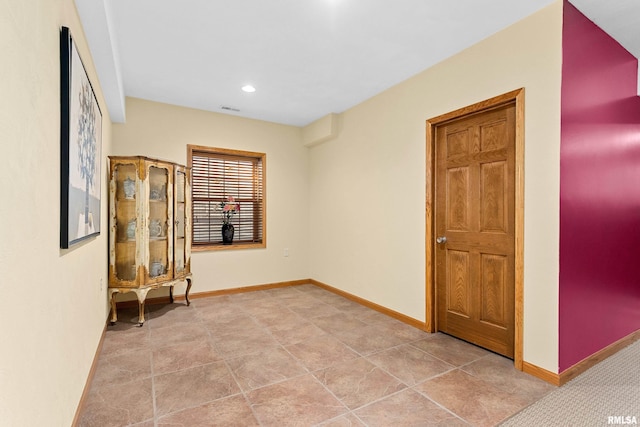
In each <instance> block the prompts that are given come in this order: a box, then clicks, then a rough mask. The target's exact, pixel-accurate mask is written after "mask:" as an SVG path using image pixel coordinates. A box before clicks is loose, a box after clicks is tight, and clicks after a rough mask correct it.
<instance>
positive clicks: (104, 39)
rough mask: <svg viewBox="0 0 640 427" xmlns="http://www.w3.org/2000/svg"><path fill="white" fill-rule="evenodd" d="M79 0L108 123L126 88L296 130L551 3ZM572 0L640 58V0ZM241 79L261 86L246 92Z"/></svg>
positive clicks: (118, 113)
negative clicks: (290, 126) (108, 116)
mask: <svg viewBox="0 0 640 427" xmlns="http://www.w3.org/2000/svg"><path fill="white" fill-rule="evenodd" d="M75 1H76V5H77V7H78V11H79V14H80V18H81V21H82V24H83V27H84V31H85V34H86V37H87V40H88V43H89V47H90V50H91V54H92V56H93V59H94V63H95V65H96V68H97V71H98V76H99V79H100V83H101V86H102V88H103V90H104V93H105V99H106V102H107V107H108V109H109V112H110V115H111V118H112V120H114V121H116V122H123V121H125V108H124V97H125V96H131V97H137V98H143V99H148V100H153V101H158V102H164V103H169V104H175V105H181V106H186V107H192V108H198V109H202V110H209V111H215V112H220V113H227V114H234V115H237V116H242V117H249V118H254V119H260V120H267V121H271V122H276V123H283V124H289V125H295V126H304V125H306V124H308V123H310V122H312V121H314V120H316V119H318V118H320V117H323V116H325V115H326V114H329V113H332V112H333V113H340V112H342V111H344V110H346V109H348V108H350V107H352V106H354V105H356V104H358V103H360V102H362V101H364V100H365V99H367V98H370V97H371V96H373V95H375V94H377V93H379V92H381V91H383V90H384V89H386V88H389V87H391V86H393V85H395V84H397V83H399V82H401V81H403V80H405V79H407V78H408V77H410V76H412V75H415V74H417V73H419V72H420V71H422V70H424V69H426V68H428V67H430V66H432V65H434V64H436V63H438V62H440V61H442V60H443V59H445V58H447V57H449V56H452V55H454V54H455V53H457V52H459V51H460V50H462V49H464V48H466V47H468V46H471V45H472V44H474V43H476V42H478V41H479V40H481V39H483V38H486V37H487V36H489V35H491V34H494V33H496V32H498V31H500V30H501V29H503V28H505V27H507V26H509V25H510V24H512V23H514V22H516V21H518V20H520V19H522V18H524V17H526V16H527V15H529V14H531V13H533V12H535V11H537V10H539V9H541V8H543V7H545V6H547V5H548V4H551V3H553V2H554V0H482V1H478V0H393V1H392V0H271V1H265V0H233V1H222V0H186V1H180V2H178V1H177V0H75ZM572 3H573V4H574V5H576V7H578V8H579V9H580V10H582V11H583V13H585V14H586V15H587V16H588V17H590V18H591V19H592V20H593V21H594V22H596V23H597V24H599V25H600V26H601V27H602V28H603V29H605V31H607V32H609V33H610V34H611V35H612V36H613V37H614V38H616V39H617V40H618V41H619V42H621V44H622V45H623V46H625V47H626V48H627V50H629V51H630V52H632V53H633V54H634V55H635V56H636V57H639V56H640V25H639V24H640V0H615V1H609V2H605V1H602V0H573V1H572ZM245 84H252V85H254V86H255V87H256V89H257V90H256V92H254V93H251V94H248V93H245V92H242V91H241V89H240V88H241V87H242V86H243V85H245ZM222 107H229V108H232V109H238V110H239V111H237V112H235V111H230V110H227V109H222Z"/></svg>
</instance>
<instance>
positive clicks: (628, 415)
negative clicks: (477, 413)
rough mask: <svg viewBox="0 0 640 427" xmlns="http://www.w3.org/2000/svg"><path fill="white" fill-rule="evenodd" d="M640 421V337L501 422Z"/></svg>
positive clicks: (585, 424)
mask: <svg viewBox="0 0 640 427" xmlns="http://www.w3.org/2000/svg"><path fill="white" fill-rule="evenodd" d="M611 425H640V341H636V342H635V343H634V344H631V345H630V346H628V347H626V348H624V349H622V350H621V351H619V352H618V353H616V354H614V355H613V356H611V357H609V358H607V359H605V360H604V361H602V362H600V363H599V364H597V365H596V366H594V367H593V368H591V369H589V370H588V371H586V372H584V373H583V374H582V375H580V376H578V377H577V378H574V379H573V380H571V381H569V382H568V383H567V384H565V385H564V386H562V387H560V388H558V389H557V390H555V391H553V392H551V393H549V394H548V395H546V396H545V397H543V398H542V399H540V400H539V401H537V402H536V403H534V404H532V405H531V406H528V407H527V408H525V409H523V410H522V411H520V412H518V413H517V414H516V415H514V416H513V417H511V418H509V419H508V420H507V421H505V422H504V423H502V424H501V426H517V427H521V426H536V427H537V426H545V427H546V426H579V427H591V426H611Z"/></svg>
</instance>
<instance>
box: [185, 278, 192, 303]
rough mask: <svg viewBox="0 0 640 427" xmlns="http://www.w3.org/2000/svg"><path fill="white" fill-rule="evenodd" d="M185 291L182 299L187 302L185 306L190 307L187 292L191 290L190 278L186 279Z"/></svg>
mask: <svg viewBox="0 0 640 427" xmlns="http://www.w3.org/2000/svg"><path fill="white" fill-rule="evenodd" d="M186 280H187V291H186V292H185V294H184V299H186V300H187V306H189V305H191V302H190V301H189V291H190V290H191V278H190V277H187V279H186Z"/></svg>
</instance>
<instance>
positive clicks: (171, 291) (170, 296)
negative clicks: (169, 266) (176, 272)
mask: <svg viewBox="0 0 640 427" xmlns="http://www.w3.org/2000/svg"><path fill="white" fill-rule="evenodd" d="M169 302H170V303H171V304H173V285H171V286H169Z"/></svg>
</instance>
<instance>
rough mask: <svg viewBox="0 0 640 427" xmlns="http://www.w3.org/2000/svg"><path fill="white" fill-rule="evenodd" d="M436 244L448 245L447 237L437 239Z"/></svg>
mask: <svg viewBox="0 0 640 427" xmlns="http://www.w3.org/2000/svg"><path fill="white" fill-rule="evenodd" d="M436 243H447V238H446V237H445V236H440V237H438V238H437V239H436Z"/></svg>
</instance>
